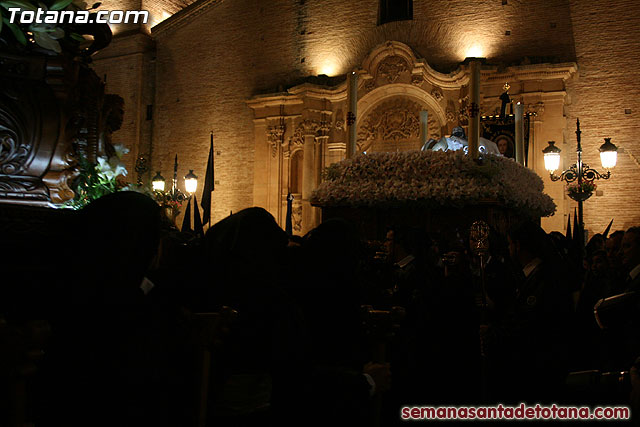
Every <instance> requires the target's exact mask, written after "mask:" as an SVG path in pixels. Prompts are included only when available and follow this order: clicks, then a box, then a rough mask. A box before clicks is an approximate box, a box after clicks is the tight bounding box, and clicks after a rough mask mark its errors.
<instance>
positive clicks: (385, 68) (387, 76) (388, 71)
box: [377, 56, 409, 83]
mask: <svg viewBox="0 0 640 427" xmlns="http://www.w3.org/2000/svg"><path fill="white" fill-rule="evenodd" d="M407 71H409V66H408V64H407V62H406V61H405V60H404V59H403V58H401V57H399V56H389V57H388V58H385V59H384V60H383V61H382V62H381V63H380V65H378V73H377V74H378V76H379V77H382V78H383V79H384V80H385V81H386V83H395V82H396V80H398V77H400V75H401V74H402V73H404V72H407Z"/></svg>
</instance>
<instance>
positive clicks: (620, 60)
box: [560, 0, 640, 234]
mask: <svg viewBox="0 0 640 427" xmlns="http://www.w3.org/2000/svg"><path fill="white" fill-rule="evenodd" d="M571 17H572V19H571V20H572V26H573V31H574V39H575V45H576V56H577V63H578V75H577V78H575V79H574V80H573V81H572V82H571V83H570V85H569V88H568V89H569V90H568V93H569V98H570V104H569V105H567V106H566V115H567V126H566V128H565V140H564V142H565V144H563V145H560V148H562V150H563V153H564V162H565V163H564V164H565V167H568V166H569V165H570V164H571V163H572V162H575V158H576V155H575V149H576V135H575V129H576V128H575V122H576V118H579V119H580V124H581V129H582V145H583V158H584V161H585V162H586V163H587V164H589V166H591V167H594V168H597V169H599V170H602V167H601V165H600V158H599V152H598V148H599V147H600V145H602V143H603V142H604V138H605V137H610V138H612V139H611V141H612V142H613V143H614V144H616V145H617V146H618V147H619V148H620V152H619V153H618V166H617V167H616V168H615V169H614V170H613V171H612V177H611V179H609V180H608V181H602V180H600V181H599V182H598V183H597V184H598V188H597V190H598V191H599V192H598V193H597V194H596V195H594V196H593V197H591V198H590V199H589V200H587V201H586V202H585V203H584V221H585V225H586V227H587V228H588V229H589V231H590V233H591V234H593V233H601V232H602V231H604V229H605V228H606V226H607V224H608V223H609V221H611V219H612V218H613V219H614V223H613V227H612V230H623V229H626V228H628V227H630V226H633V225H640V202H638V199H637V194H638V190H637V185H638V182H640V140H639V139H638V135H640V120H639V116H640V72H639V71H638V60H637V52H638V50H639V49H640V7H638V4H637V3H636V2H634V1H631V0H620V1H614V0H604V1H599V2H591V1H587V0H572V1H571ZM600 192H602V193H600ZM599 194H601V195H599ZM574 205H575V203H574V202H573V201H570V206H574ZM571 211H573V208H571Z"/></svg>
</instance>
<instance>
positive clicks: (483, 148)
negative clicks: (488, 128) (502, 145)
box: [422, 126, 502, 155]
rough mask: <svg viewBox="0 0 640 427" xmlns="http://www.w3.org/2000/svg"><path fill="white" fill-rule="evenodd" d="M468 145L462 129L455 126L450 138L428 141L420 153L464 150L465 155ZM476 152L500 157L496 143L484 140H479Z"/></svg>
mask: <svg viewBox="0 0 640 427" xmlns="http://www.w3.org/2000/svg"><path fill="white" fill-rule="evenodd" d="M468 145H469V142H468V141H467V136H466V135H465V133H464V129H462V128H461V127H460V126H456V127H455V128H453V131H452V132H451V136H443V137H442V138H440V139H439V140H438V141H436V140H435V139H430V140H428V141H427V142H426V143H425V144H424V145H423V146H422V151H426V150H432V151H458V150H464V152H465V153H467V152H468V150H469V148H468ZM478 151H480V152H481V153H489V154H497V155H502V153H500V150H499V149H498V146H497V145H496V143H495V142H493V141H490V140H488V139H486V138H480V140H479V141H478Z"/></svg>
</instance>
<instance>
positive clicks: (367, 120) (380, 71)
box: [247, 41, 575, 234]
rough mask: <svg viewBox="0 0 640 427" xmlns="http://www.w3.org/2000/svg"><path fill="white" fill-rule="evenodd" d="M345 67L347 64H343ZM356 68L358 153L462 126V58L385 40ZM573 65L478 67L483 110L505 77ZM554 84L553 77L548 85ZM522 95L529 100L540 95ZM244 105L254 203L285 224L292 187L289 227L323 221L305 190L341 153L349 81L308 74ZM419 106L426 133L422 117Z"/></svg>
mask: <svg viewBox="0 0 640 427" xmlns="http://www.w3.org/2000/svg"><path fill="white" fill-rule="evenodd" d="M572 70H573V71H572ZM347 71H351V70H343V72H347ZM355 72H356V73H357V75H358V90H357V115H358V116H357V118H356V126H357V127H358V128H357V130H358V143H357V148H356V151H357V152H359V153H362V152H365V151H366V152H375V151H404V150H414V149H419V148H420V147H421V145H422V141H423V140H425V141H426V140H427V139H429V138H434V139H439V138H441V137H442V136H445V135H450V134H451V131H452V129H453V128H454V127H455V126H463V127H464V126H466V125H467V116H466V110H467V103H468V83H469V77H468V73H467V70H466V68H465V67H464V66H462V65H461V66H460V67H459V68H458V70H456V71H454V72H452V73H449V74H442V73H439V72H437V71H435V70H433V69H432V68H431V67H430V66H429V65H428V64H427V63H426V62H425V61H424V60H423V59H419V57H418V56H417V55H416V54H415V53H414V52H413V51H412V49H411V48H410V47H409V46H407V45H405V44H403V43H399V42H394V41H388V42H385V43H383V44H381V45H379V46H378V47H376V48H375V49H373V50H372V51H371V52H370V54H369V55H368V56H367V57H366V58H365V60H364V61H363V62H362V64H360V66H359V67H357V68H356V69H355ZM572 72H575V69H574V67H573V66H572V65H569V66H567V65H566V64H565V65H558V66H549V65H544V66H540V67H539V69H533V68H531V67H526V68H522V69H518V68H513V69H512V68H509V69H506V70H500V71H499V70H498V69H497V68H495V69H491V70H486V69H484V68H483V74H482V80H483V96H484V98H485V99H484V100H483V104H482V105H483V106H484V107H486V108H485V109H487V108H490V107H491V105H492V104H491V103H492V102H493V97H495V99H496V100H498V96H499V95H500V93H501V90H502V89H501V88H502V86H503V85H504V82H505V81H508V80H509V81H516V80H517V81H535V82H540V81H547V80H551V79H556V80H558V79H560V80H562V79H566V78H568V76H570V75H571V73H572ZM553 85H556V86H557V82H552V84H551V85H550V86H549V87H550V88H551V87H552V86H553ZM543 86H544V84H542V86H541V87H543ZM544 87H546V86H544ZM535 90H536V91H537V90H538V89H535ZM553 90H555V89H553ZM494 92H495V94H494ZM536 93H537V95H536V96H540V95H539V93H540V92H536ZM554 93H557V92H554ZM514 95H515V93H514ZM524 101H525V102H526V104H527V105H529V104H533V105H537V104H536V102H538V101H537V100H536V101H535V102H533V101H528V100H526V99H525V100H524ZM247 104H248V105H249V107H250V108H251V109H252V110H253V112H254V127H255V132H254V135H255V163H254V165H255V168H254V192H253V196H254V204H255V205H258V206H263V207H265V208H266V209H267V210H269V211H270V212H271V213H272V214H273V215H274V217H275V218H276V219H277V220H278V222H279V224H280V225H281V226H283V227H284V225H285V221H286V206H287V201H286V198H287V194H289V193H292V194H293V196H294V202H293V224H294V232H295V233H296V234H304V233H306V232H307V231H309V230H310V229H312V228H313V227H314V226H315V225H316V224H318V223H319V221H320V212H319V211H318V209H317V208H315V207H313V206H311V204H310V202H309V196H310V194H311V192H312V190H313V189H314V188H315V187H316V186H317V185H319V184H320V183H321V181H322V170H323V169H324V168H325V167H326V166H328V165H330V164H332V163H334V162H337V161H340V160H342V159H344V157H345V149H346V143H347V131H348V128H349V127H348V126H347V121H346V115H347V112H349V106H348V105H347V82H346V81H343V82H342V83H339V84H337V85H335V86H324V85H317V84H314V83H313V79H311V80H310V81H309V82H307V83H303V84H301V85H299V86H295V87H292V88H289V89H288V90H287V91H286V94H284V95H283V94H282V92H279V93H277V94H273V95H271V96H269V95H260V96H256V97H254V98H252V99H250V100H248V101H247ZM542 111H544V110H542ZM424 112H426V113H427V117H428V120H427V123H426V132H423V128H424V127H425V126H424V125H425V124H424V123H422V122H421V119H422V120H424V117H425V114H424ZM480 113H481V114H485V113H486V112H485V111H484V110H483V111H480Z"/></svg>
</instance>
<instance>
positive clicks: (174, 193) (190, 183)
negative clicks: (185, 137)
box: [151, 154, 198, 221]
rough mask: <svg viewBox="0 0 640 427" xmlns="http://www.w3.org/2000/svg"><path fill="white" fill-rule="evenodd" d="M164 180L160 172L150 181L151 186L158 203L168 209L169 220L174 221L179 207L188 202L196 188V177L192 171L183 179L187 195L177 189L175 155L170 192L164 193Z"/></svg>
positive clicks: (176, 160)
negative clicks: (169, 213)
mask: <svg viewBox="0 0 640 427" xmlns="http://www.w3.org/2000/svg"><path fill="white" fill-rule="evenodd" d="M165 183H166V181H165V179H164V177H163V176H162V175H160V171H158V173H157V174H156V176H154V177H153V179H152V180H151V185H152V187H153V191H154V194H155V197H156V200H157V201H158V203H159V204H160V205H161V206H163V207H165V208H167V209H170V212H171V219H172V220H173V221H175V219H176V217H177V216H178V214H179V213H180V209H179V207H180V206H182V203H183V202H184V201H185V200H188V199H189V198H190V197H191V195H192V194H193V193H195V192H196V189H197V188H198V177H197V176H196V175H195V174H194V173H193V169H190V170H189V173H188V174H187V175H185V177H184V186H185V190H186V192H187V193H188V194H185V193H183V192H182V191H180V189H179V188H178V155H177V154H176V158H175V161H174V163H173V179H172V180H171V190H169V191H164V188H165Z"/></svg>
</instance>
